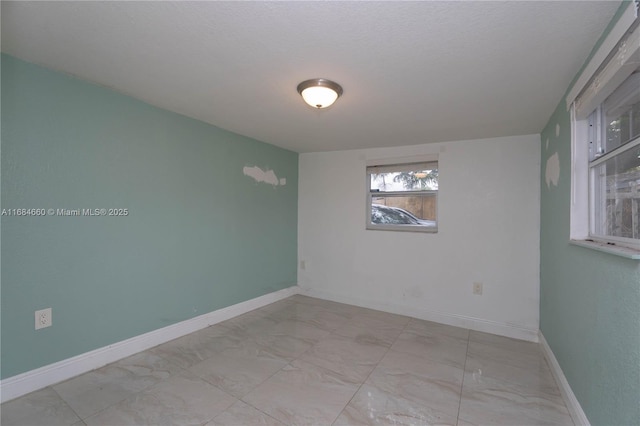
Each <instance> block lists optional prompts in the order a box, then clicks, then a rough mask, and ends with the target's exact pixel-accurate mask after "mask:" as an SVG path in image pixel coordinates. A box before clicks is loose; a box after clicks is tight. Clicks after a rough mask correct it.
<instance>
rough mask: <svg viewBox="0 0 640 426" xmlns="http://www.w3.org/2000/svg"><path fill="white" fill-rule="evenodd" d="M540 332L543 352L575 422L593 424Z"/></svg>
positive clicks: (576, 423) (587, 425)
mask: <svg viewBox="0 0 640 426" xmlns="http://www.w3.org/2000/svg"><path fill="white" fill-rule="evenodd" d="M538 334H539V340H540V346H541V347H542V352H543V353H544V356H545V358H546V359H547V362H548V363H549V367H550V368H551V373H553V377H554V378H555V379H556V383H557V384H558V388H559V389H560V393H561V394H562V398H563V399H564V403H565V404H566V405H567V409H568V410H569V414H570V415H571V419H572V420H573V423H574V424H575V425H576V426H591V424H590V423H589V419H588V418H587V415H586V414H585V413H584V411H583V410H582V407H581V406H580V403H579V402H578V399H577V398H576V396H575V394H574V393H573V390H571V386H569V382H567V378H566V377H565V376H564V373H563V372H562V369H561V368H560V364H558V360H557V359H556V356H555V355H554V354H553V351H552V350H551V347H550V346H549V344H548V343H547V340H546V339H545V338H544V336H543V335H542V332H541V331H540V332H538Z"/></svg>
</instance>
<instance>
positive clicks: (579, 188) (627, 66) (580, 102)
mask: <svg viewBox="0 0 640 426" xmlns="http://www.w3.org/2000/svg"><path fill="white" fill-rule="evenodd" d="M639 5H640V2H639V1H638V0H636V1H635V2H630V3H629V5H628V7H627V9H626V10H625V11H624V12H623V14H622V16H621V18H620V19H619V20H618V22H617V23H616V24H615V26H614V27H613V28H612V30H611V31H610V33H609V35H608V36H607V37H606V39H605V40H604V41H603V42H602V44H601V46H600V48H599V49H598V50H597V51H596V52H595V54H594V56H593V58H592V59H591V60H590V62H589V63H588V64H587V65H586V66H585V68H584V70H583V72H582V73H581V75H580V76H579V77H578V79H577V80H576V83H575V85H574V87H572V89H571V90H570V92H569V94H568V95H567V98H566V103H567V109H568V110H569V112H570V115H571V209H570V212H571V216H570V241H571V243H572V244H576V245H579V246H582V247H587V248H591V249H594V250H599V251H604V252H608V253H611V254H616V255H619V256H623V257H627V258H631V259H638V260H640V240H637V239H635V238H625V237H617V236H611V235H600V234H598V233H596V232H595V223H594V220H595V216H596V206H595V197H594V195H595V190H596V188H595V187H596V185H595V176H594V173H595V170H596V169H597V167H598V165H599V164H602V163H603V162H606V161H607V160H610V159H611V158H614V157H617V156H618V155H620V154H624V153H627V152H628V151H629V150H631V149H635V148H636V147H638V146H640V145H639V144H638V143H639V142H638V139H640V138H638V137H636V138H632V140H630V141H628V142H627V143H626V144H623V145H621V146H619V147H617V148H615V149H612V150H611V151H610V152H605V153H603V154H602V155H598V156H597V158H594V155H592V153H591V151H590V148H591V149H593V150H598V149H599V148H600V146H598V143H600V142H601V140H602V139H601V140H598V141H594V140H593V138H592V135H593V133H590V131H589V129H590V128H589V120H590V117H591V115H592V114H593V113H594V112H596V113H597V119H596V123H597V126H599V128H598V129H597V130H596V131H595V134H596V135H598V138H603V134H604V131H605V129H603V127H604V121H603V120H602V117H601V114H602V112H601V108H602V105H603V104H604V102H605V101H606V100H607V99H608V98H609V96H610V95H611V94H612V93H614V92H615V91H616V90H617V89H618V88H619V87H620V86H621V85H622V84H623V83H624V82H625V81H626V79H627V78H628V77H629V76H630V75H631V74H633V73H634V72H635V71H636V70H638V69H640V68H639V67H638V62H639V59H640V19H638V10H639V9H638V7H639ZM591 142H593V143H591ZM594 152H597V151H594Z"/></svg>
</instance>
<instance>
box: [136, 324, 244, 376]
mask: <svg viewBox="0 0 640 426" xmlns="http://www.w3.org/2000/svg"><path fill="white" fill-rule="evenodd" d="M242 340H243V338H242V337H241V336H238V335H236V334H235V333H233V332H230V330H229V329H228V328H225V327H221V326H212V327H208V328H206V329H204V330H200V331H197V332H195V333H191V334H188V335H186V336H184V337H180V338H179V339H175V340H172V341H170V342H167V343H164V344H162V345H159V346H156V347H155V348H153V349H150V350H149V352H151V353H153V354H155V355H158V356H160V357H162V358H164V359H166V360H167V361H170V362H172V363H173V364H175V365H177V366H179V367H182V368H189V367H191V366H192V365H194V364H197V363H199V362H202V361H204V360H205V359H207V358H210V357H211V356H213V355H214V354H216V353H217V352H220V351H222V350H224V349H227V348H231V347H237V346H239V345H240V343H241V342H242Z"/></svg>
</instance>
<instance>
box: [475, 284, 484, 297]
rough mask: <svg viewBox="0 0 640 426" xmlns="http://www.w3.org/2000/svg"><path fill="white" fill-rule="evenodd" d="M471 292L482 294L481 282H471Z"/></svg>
mask: <svg viewBox="0 0 640 426" xmlns="http://www.w3.org/2000/svg"><path fill="white" fill-rule="evenodd" d="M473 294H476V295H478V296H482V283H473Z"/></svg>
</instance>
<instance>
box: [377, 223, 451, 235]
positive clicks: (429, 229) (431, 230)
mask: <svg viewBox="0 0 640 426" xmlns="http://www.w3.org/2000/svg"><path fill="white" fill-rule="evenodd" d="M366 229H367V230H368V231H400V232H418V233H420V232H422V233H428V234H436V233H437V232H438V228H437V227H435V226H413V225H367V226H366Z"/></svg>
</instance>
